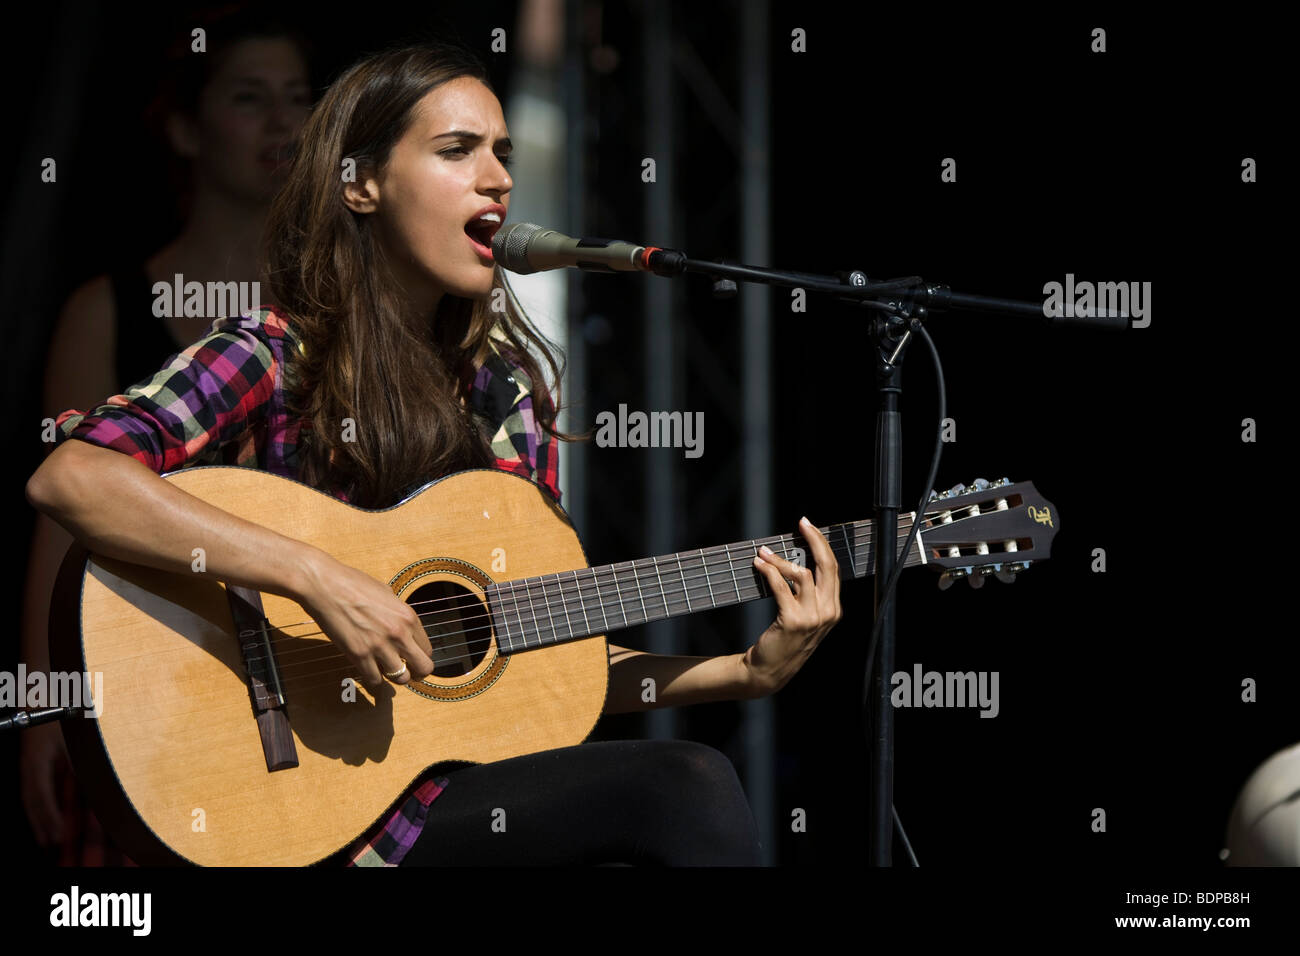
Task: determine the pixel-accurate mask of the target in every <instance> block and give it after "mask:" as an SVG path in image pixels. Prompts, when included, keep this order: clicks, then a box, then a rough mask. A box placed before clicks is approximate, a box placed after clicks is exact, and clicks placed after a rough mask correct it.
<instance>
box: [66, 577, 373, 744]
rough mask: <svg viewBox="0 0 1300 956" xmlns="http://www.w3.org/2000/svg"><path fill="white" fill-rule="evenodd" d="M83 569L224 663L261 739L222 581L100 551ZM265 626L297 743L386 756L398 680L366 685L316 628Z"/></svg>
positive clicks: (206, 678) (180, 669)
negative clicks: (293, 630)
mask: <svg viewBox="0 0 1300 956" xmlns="http://www.w3.org/2000/svg"><path fill="white" fill-rule="evenodd" d="M88 571H89V574H90V575H91V576H93V577H94V578H96V580H98V581H99V582H100V583H101V584H102V585H103V586H104V587H106V588H108V589H109V590H111V591H112V592H114V593H115V594H117V595H118V596H119V597H121V598H122V599H123V600H125V601H127V602H129V603H130V604H131V605H132V606H133V607H134V608H135V609H136V610H138V611H139V612H140V613H141V614H144V615H146V616H148V617H149V618H150V619H151V620H152V621H153V622H154V623H155V624H157V625H158V626H159V627H160V628H162V629H165V630H166V631H168V632H170V634H171V635H173V636H174V637H179V638H183V639H184V640H186V641H188V642H189V643H190V644H192V645H193V646H194V647H195V648H196V649H197V650H200V651H202V652H204V653H205V654H206V655H207V656H208V657H209V658H210V659H211V660H212V661H216V662H219V663H220V664H221V665H222V666H223V667H224V668H226V669H228V670H229V671H230V673H231V674H232V675H233V676H234V677H235V679H236V680H237V681H238V685H239V686H240V687H241V688H243V692H244V695H245V700H246V701H247V702H248V712H247V713H248V729H249V734H250V737H249V739H250V740H251V741H252V742H254V745H259V744H258V741H259V740H260V736H259V733H258V727H257V720H256V713H255V711H254V707H253V703H252V695H251V691H250V690H249V678H248V670H247V667H246V665H245V661H244V657H243V653H242V652H241V649H240V638H239V636H238V633H237V629H236V626H235V623H234V619H233V615H232V612H231V609H230V603H229V600H228V599H227V595H226V589H225V587H223V586H222V585H221V584H220V583H219V582H216V581H213V580H211V579H206V580H205V579H204V578H203V577H200V576H199V575H197V574H196V575H193V576H186V575H179V574H172V573H168V572H164V571H158V570H155V569H152V568H145V567H142V566H139V565H132V564H127V563H124V562H118V561H110V560H102V563H101V559H100V558H95V559H93V560H92V562H91V563H90V565H89V566H88ZM312 626H313V627H314V625H312ZM269 633H270V642H271V647H272V648H273V649H274V657H273V660H274V663H275V668H276V670H277V672H278V673H279V676H280V682H281V687H282V688H283V690H284V696H285V712H286V714H287V715H288V717H289V724H290V727H291V728H292V730H293V732H294V734H295V735H296V736H297V738H298V743H297V746H301V747H306V748H308V749H309V750H311V751H312V752H313V753H316V754H319V755H321V756H324V757H328V758H330V759H333V760H341V761H343V762H344V763H347V764H349V765H352V766H359V765H361V764H364V763H365V762H366V761H376V762H377V761H382V760H383V759H385V757H386V756H387V755H388V752H389V750H390V748H391V746H392V742H393V736H394V734H395V728H394V717H393V699H394V697H395V696H396V688H395V687H394V686H393V685H392V684H389V683H387V682H385V683H384V685H383V686H381V687H379V688H378V689H377V690H376V691H374V692H371V691H369V690H368V689H367V688H365V687H364V685H362V684H361V683H360V680H359V678H358V676H357V674H356V672H355V671H354V670H353V668H352V666H351V664H350V662H349V661H348V660H347V658H345V657H344V656H343V654H342V652H341V651H339V650H338V648H337V647H335V645H334V644H333V642H331V641H330V640H329V639H328V638H327V637H325V636H324V635H322V634H320V633H319V631H317V633H315V634H313V635H309V636H303V637H297V636H294V635H291V634H287V633H285V631H284V630H282V629H280V628H274V629H272V630H271V631H270V632H269ZM252 653H258V652H257V651H253V652H252ZM145 660H146V661H147V660H148V658H145ZM173 663H176V664H177V667H176V669H175V675H176V676H177V678H178V680H179V681H180V682H181V683H182V684H183V683H184V682H185V681H186V680H190V679H196V678H191V677H190V675H189V674H186V673H185V671H186V668H185V662H184V661H178V662H173ZM84 665H85V662H84V659H83V667H84ZM150 666H152V665H150ZM191 673H200V674H202V676H201V677H200V678H197V679H199V680H201V681H202V682H203V684H204V685H208V686H210V685H211V684H212V683H213V675H212V674H211V672H210V667H209V666H206V665H205V666H204V667H203V668H198V669H195V670H193V671H191ZM223 683H224V682H223Z"/></svg>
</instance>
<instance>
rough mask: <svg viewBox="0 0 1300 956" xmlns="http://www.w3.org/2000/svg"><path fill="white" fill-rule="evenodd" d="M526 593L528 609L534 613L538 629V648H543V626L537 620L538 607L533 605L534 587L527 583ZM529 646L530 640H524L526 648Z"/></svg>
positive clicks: (534, 622)
mask: <svg viewBox="0 0 1300 956" xmlns="http://www.w3.org/2000/svg"><path fill="white" fill-rule="evenodd" d="M524 593H525V594H527V595H528V607H529V609H530V610H531V611H532V612H533V624H534V625H536V627H537V646H538V647H541V646H542V624H541V622H540V621H539V620H537V606H536V605H534V604H533V586H532V585H531V584H529V583H527V582H526V581H525V582H524ZM527 646H528V639H527V637H526V636H525V638H524V647H527Z"/></svg>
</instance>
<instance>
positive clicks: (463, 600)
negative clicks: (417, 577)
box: [239, 528, 910, 660]
mask: <svg viewBox="0 0 1300 956" xmlns="http://www.w3.org/2000/svg"><path fill="white" fill-rule="evenodd" d="M908 533H910V528H909V529H908V530H907V531H900V532H899V535H898V538H899V540H900V541H901V540H902V539H904V538H905V537H906V536H907V534H908ZM863 536H866V537H868V538H869V537H870V533H869V531H866V532H864V531H858V532H856V533H855V539H860V538H862V537H863ZM864 543H865V544H870V543H871V542H870V540H868V541H866V542H860V541H858V540H855V541H854V543H853V545H852V548H853V549H854V550H855V551H856V550H857V549H858V548H859V546H860V545H861V544H864ZM726 548H729V546H724V552H723V553H721V554H720V555H710V554H708V553H706V555H705V557H706V560H705V561H704V562H703V564H702V567H703V573H697V574H693V575H685V574H681V573H678V575H677V576H676V577H673V578H671V579H670V582H671V583H674V584H675V583H677V582H678V581H681V583H682V584H683V587H682V588H681V589H680V590H671V591H670V590H668V589H667V588H666V587H662V588H661V589H660V590H661V592H662V593H664V594H670V595H677V594H687V593H688V592H689V589H690V588H691V587H698V586H699V584H698V582H700V581H705V582H706V583H710V584H711V579H712V578H713V577H714V576H715V575H718V574H725V573H726V572H727V571H732V572H734V571H736V570H737V569H740V568H744V569H749V566H750V562H749V560H748V559H747V557H745V556H741V555H737V556H731V555H729V554H727V553H726V551H725V549H726ZM709 556H721V557H722V558H723V560H721V561H715V562H709V561H708V560H707V557H709ZM698 557H699V555H698V554H691V559H692V560H695V559H697V558H698ZM737 557H740V558H741V560H737ZM601 567H602V568H611V569H613V570H611V574H610V578H611V582H612V583H613V584H614V590H615V594H614V596H613V597H611V601H613V600H615V599H621V598H622V597H623V596H624V595H626V596H627V597H628V598H629V599H631V598H632V597H633V596H634V595H638V599H639V600H641V602H642V604H643V605H644V603H645V602H644V596H641V595H640V580H639V578H637V579H636V580H634V581H633V582H626V581H619V580H618V579H617V577H616V575H617V574H625V573H626V572H627V570H630V568H623V569H619V568H618V567H617V565H602V566H601ZM644 570H647V571H649V570H653V568H646V569H644ZM583 571H593V569H591V568H586V569H575V571H561V572H548V573H547V574H545V575H537V576H534V577H529V578H519V579H516V580H515V581H506V582H501V583H498V584H495V585H494V586H493V588H492V591H493V592H494V595H495V597H496V598H497V601H496V605H497V608H498V609H499V610H500V611H501V612H502V613H505V612H506V611H507V610H508V608H506V606H505V599H506V598H507V597H510V598H511V599H512V600H513V601H514V605H515V606H514V611H515V612H516V615H517V616H520V618H521V622H522V613H523V612H522V609H521V606H520V603H519V595H518V593H517V591H519V590H523V591H525V595H524V597H525V599H527V598H529V597H531V596H532V595H531V594H530V593H528V592H529V590H530V589H533V588H535V587H537V586H539V585H540V586H541V588H542V589H543V593H542V597H543V599H546V598H547V594H546V593H545V589H546V588H550V587H554V586H556V585H559V594H558V595H556V597H557V598H558V599H559V601H560V612H561V613H565V612H568V611H571V610H574V608H572V607H570V606H569V605H570V600H571V599H572V598H574V597H576V598H577V606H576V610H577V611H578V612H582V611H583V610H584V607H585V605H586V604H587V602H588V592H591V593H594V594H595V595H596V597H597V599H598V601H599V599H600V597H602V596H604V595H608V594H609V593H610V591H609V584H608V583H606V582H604V581H602V580H600V576H599V574H595V573H593V574H590V575H587V576H586V578H585V580H584V578H582V577H578V578H577V579H576V581H577V584H578V587H577V588H576V589H573V588H570V587H569V582H568V581H567V580H565V579H564V578H562V577H561V575H571V574H575V573H576V574H577V575H582V574H583ZM670 573H671V572H670ZM552 575H554V576H555V577H556V581H554V582H548V581H547V580H546V579H547V578H550V577H551V576H552ZM530 581H531V582H534V583H532V584H528V583H525V582H530ZM503 585H514V586H515V587H512V588H511V591H510V592H507V591H505V590H504V587H503ZM566 589H567V590H566ZM470 601H473V602H474V603H473V604H470V603H469V602H470ZM452 602H457V603H456V604H455V606H454V607H448V608H440V609H439V610H437V611H425V612H421V613H418V614H417V615H416V616H417V617H419V618H420V619H421V621H423V620H424V619H425V618H426V617H428V616H432V615H437V614H440V613H442V612H443V611H461V610H465V609H467V608H473V607H475V605H477V609H478V611H479V612H480V613H478V614H477V615H476V616H474V617H468V616H464V617H462V618H461V620H462V621H465V620H485V619H490V618H491V611H490V610H488V611H486V612H484V610H483V601H482V600H480V599H479V598H478V596H477V595H476V594H474V593H472V592H466V593H463V594H457V595H452V596H450V597H446V598H437V599H434V600H431V601H428V602H412V603H411V604H410V605H409V606H410V607H412V608H414V607H416V606H419V605H425V604H450V603H452ZM545 607H546V608H547V610H546V613H547V616H548V618H553V617H554V615H553V614H552V613H551V609H550V605H549V603H548V604H546V605H545ZM536 609H537V605H536V603H530V605H529V612H530V613H532V612H535V611H536ZM604 619H605V620H606V621H607V620H608V618H604ZM301 623H303V624H311V625H315V624H316V622H315V621H305V622H301ZM552 623H554V621H553V620H552ZM642 623H644V622H642ZM507 624H508V622H507ZM294 626H297V625H292V624H287V625H281V626H278V627H276V628H275V630H277V631H280V632H281V636H277V637H272V638H270V642H271V643H272V644H277V643H283V642H285V641H290V640H304V639H306V638H308V637H314V636H316V635H319V634H321V633H323V632H321V631H319V630H318V631H312V632H309V633H306V634H284V633H283V631H284V629H285V628H287V627H294ZM625 626H631V625H625ZM256 634H257V632H256V631H253V630H245V631H242V632H240V634H239V637H241V638H247V637H251V636H255V635H256ZM444 636H448V635H444ZM299 652H300V651H285V652H284V653H285V654H286V655H289V654H295V653H299ZM253 659H254V660H255V659H258V658H253Z"/></svg>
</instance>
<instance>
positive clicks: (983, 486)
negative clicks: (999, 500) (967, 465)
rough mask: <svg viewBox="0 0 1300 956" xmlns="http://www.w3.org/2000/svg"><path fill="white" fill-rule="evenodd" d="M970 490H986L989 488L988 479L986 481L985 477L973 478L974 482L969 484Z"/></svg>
mask: <svg viewBox="0 0 1300 956" xmlns="http://www.w3.org/2000/svg"><path fill="white" fill-rule="evenodd" d="M971 490H972V491H988V490H989V483H988V481H987V480H986V479H984V478H976V479H975V483H974V484H973V485H971Z"/></svg>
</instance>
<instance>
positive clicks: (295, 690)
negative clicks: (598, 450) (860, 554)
mask: <svg viewBox="0 0 1300 956" xmlns="http://www.w3.org/2000/svg"><path fill="white" fill-rule="evenodd" d="M766 584H767V582H766V580H764V581H762V582H761V585H760V584H759V583H756V584H755V585H754V588H755V593H754V594H753V597H762V596H769V595H765V593H764V591H765V588H766ZM747 599H748V598H747ZM701 610H703V608H701ZM606 623H608V622H606ZM637 623H644V622H637ZM628 626H632V625H628ZM479 629H483V630H490V626H485V627H483V628H479ZM462 633H464V632H462ZM489 640H490V639H489V638H487V637H483V638H479V639H477V641H476V642H474V643H482V644H484V645H485V647H486V645H487V644H488V643H489ZM324 646H326V647H329V648H331V649H332V651H333V652H332V653H329V654H327V655H325V656H324V657H323V658H322V659H321V660H318V661H315V662H313V663H325V662H326V661H327V660H330V659H332V660H334V661H335V664H334V666H333V667H329V668H327V669H324V670H315V671H311V672H302V671H299V672H297V673H294V674H293V675H291V676H290V675H285V674H282V675H281V683H282V684H283V685H284V690H285V692H286V693H289V694H293V695H302V694H306V693H308V692H310V691H313V690H316V689H319V688H322V687H329V688H331V689H333V688H337V687H338V686H339V683H340V682H339V678H340V676H350V677H352V678H353V679H354V680H355V681H356V682H357V683H361V681H360V679H359V678H357V677H356V665H355V664H354V663H353V662H352V661H350V660H348V659H347V658H346V657H345V656H344V655H343V654H342V653H340V652H338V650H337V648H333V646H332V645H328V644H327V645H324ZM457 646H463V647H468V646H471V645H470V644H464V645H457ZM526 649H527V648H522V649H521V650H526ZM438 650H439V648H435V649H434V652H435V653H434V655H433V661H434V667H435V668H436V667H438V666H439V665H440V664H446V663H448V662H449V660H450V658H449V657H447V656H443V657H442V658H441V659H440V658H439V655H438V653H437V651H438ZM453 656H459V655H453ZM477 666H478V665H477V664H474V665H472V666H470V667H468V668H467V669H466V670H465V671H463V672H462V673H461V674H453V675H447V676H448V677H460V676H463V675H464V674H465V673H469V671H470V670H473V668H474V667H477ZM428 676H430V677H436V675H434V674H430V675H428ZM316 678H321V679H319V680H318V679H316ZM443 679H446V678H443ZM306 681H310V683H304V682H306ZM432 686H435V687H441V686H445V685H438V684H435V685H432ZM268 698H269V695H266V696H264V697H263V699H264V700H268ZM268 702H269V700H268Z"/></svg>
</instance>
